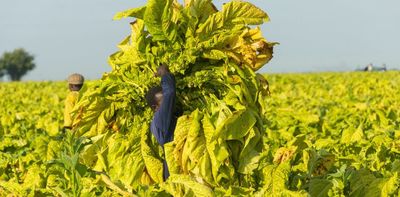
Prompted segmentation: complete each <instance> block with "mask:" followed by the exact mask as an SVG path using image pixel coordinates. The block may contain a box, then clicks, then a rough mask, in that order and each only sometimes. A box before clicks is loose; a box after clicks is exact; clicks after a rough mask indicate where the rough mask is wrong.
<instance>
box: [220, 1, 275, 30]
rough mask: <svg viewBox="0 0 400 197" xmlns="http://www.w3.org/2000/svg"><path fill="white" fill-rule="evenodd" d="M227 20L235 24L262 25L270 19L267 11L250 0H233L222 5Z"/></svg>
mask: <svg viewBox="0 0 400 197" xmlns="http://www.w3.org/2000/svg"><path fill="white" fill-rule="evenodd" d="M222 13H223V15H224V18H225V21H226V22H228V23H230V22H231V23H234V24H246V25H261V24H262V23H263V22H267V21H269V17H268V15H267V13H265V12H264V11H262V10H261V9H260V8H258V7H256V6H254V5H253V4H251V3H249V2H244V1H231V2H229V3H226V4H225V5H224V6H223V7H222Z"/></svg>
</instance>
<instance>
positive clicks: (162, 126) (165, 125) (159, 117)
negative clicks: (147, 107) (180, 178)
mask: <svg viewBox="0 0 400 197" xmlns="http://www.w3.org/2000/svg"><path fill="white" fill-rule="evenodd" d="M161 87H162V93H163V100H162V102H161V105H160V107H159V109H158V110H157V111H156V112H155V114H154V117H153V120H152V121H151V124H150V131H151V133H153V135H154V137H156V139H157V142H158V143H159V144H160V145H161V146H162V148H163V150H164V144H165V143H168V142H171V141H172V140H174V130H175V126H176V120H177V119H176V116H175V98H176V87H175V78H174V76H173V75H172V74H170V73H168V74H165V75H164V76H162V77H161ZM163 163H164V168H163V176H164V180H166V179H167V178H168V177H169V171H168V166H167V163H166V161H165V159H164V161H163Z"/></svg>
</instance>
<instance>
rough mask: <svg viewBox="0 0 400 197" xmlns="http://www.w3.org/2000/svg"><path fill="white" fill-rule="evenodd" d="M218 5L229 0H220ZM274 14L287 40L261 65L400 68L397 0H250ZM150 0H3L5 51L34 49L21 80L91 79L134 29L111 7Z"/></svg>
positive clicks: (278, 36) (1, 48)
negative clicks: (71, 76) (80, 75)
mask: <svg viewBox="0 0 400 197" xmlns="http://www.w3.org/2000/svg"><path fill="white" fill-rule="evenodd" d="M214 2H216V4H217V5H218V7H220V5H221V4H222V3H223V2H227V1H226V0H224V1H221V0H215V1H214ZM250 2H252V3H254V4H255V5H257V6H259V7H261V8H262V9H263V10H265V11H266V12H267V13H268V14H269V15H270V17H271V22H270V23H267V24H264V25H263V26H262V29H263V31H264V35H265V36H266V38H267V39H269V40H270V41H277V42H280V43H281V44H280V45H279V46H277V47H276V50H275V58H274V59H273V60H272V61H271V62H270V63H269V64H268V65H266V66H265V67H264V68H263V69H262V70H261V72H268V73H272V72H310V71H315V72H319V71H348V70H354V69H355V68H357V67H361V66H365V65H366V64H368V63H374V64H375V65H381V64H383V63H386V64H387V66H388V67H389V68H400V55H398V53H399V51H400V40H399V38H398V36H399V35H400V25H398V24H399V22H398V20H399V19H400V12H399V11H398V8H399V7H400V1H398V0H380V1H379V0H351V1H349V0H334V1H327V0H303V1H296V0H250ZM144 3H145V1H144V0H30V1H27V0H8V1H6V0H1V1H0V53H1V54H2V53H3V52H5V51H11V50H13V49H15V48H18V47H23V48H25V49H27V50H28V51H29V52H30V53H32V54H34V55H35V57H36V60H35V62H36V64H37V68H36V69H35V70H33V71H31V72H30V73H29V74H27V75H26V76H25V77H24V78H23V80H63V79H65V78H66V76H67V75H68V74H69V73H72V72H80V73H83V74H84V75H85V76H87V78H89V79H97V78H100V77H101V75H102V74H103V73H104V72H107V71H109V70H110V67H109V66H108V64H107V57H108V55H110V54H112V53H113V52H115V51H116V50H117V48H116V44H117V43H118V42H119V41H121V40H122V39H123V38H124V37H125V36H126V35H128V34H129V31H130V29H129V25H128V23H129V21H130V20H122V21H113V20H112V17H113V15H114V14H115V13H116V12H118V11H122V10H125V9H128V8H132V7H137V6H140V5H143V4H144Z"/></svg>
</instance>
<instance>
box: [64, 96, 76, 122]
mask: <svg viewBox="0 0 400 197" xmlns="http://www.w3.org/2000/svg"><path fill="white" fill-rule="evenodd" d="M78 97H79V92H78V91H70V92H69V94H68V96H67V98H66V99H65V109H64V127H72V116H71V112H72V110H73V109H74V106H75V104H76V101H77V100H78Z"/></svg>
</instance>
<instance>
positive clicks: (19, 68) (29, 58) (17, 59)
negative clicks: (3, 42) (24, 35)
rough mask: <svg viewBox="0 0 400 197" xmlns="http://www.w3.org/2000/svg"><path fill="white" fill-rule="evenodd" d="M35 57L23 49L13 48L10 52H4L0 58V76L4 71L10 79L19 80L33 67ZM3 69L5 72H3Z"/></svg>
mask: <svg viewBox="0 0 400 197" xmlns="http://www.w3.org/2000/svg"><path fill="white" fill-rule="evenodd" d="M34 59H35V58H34V57H33V55H30V54H29V53H28V52H26V51H25V50H24V49H22V48H19V49H15V50H14V51H12V52H5V53H4V54H3V56H2V57H1V58H0V70H1V68H3V71H0V76H2V74H3V75H4V74H5V73H6V74H8V75H9V76H10V79H11V80H12V81H19V80H21V78H22V77H23V76H24V75H25V74H26V73H27V72H28V71H30V70H32V69H34V68H35V66H36V65H35V63H34V62H33V60H34ZM4 71H5V72H4Z"/></svg>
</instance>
